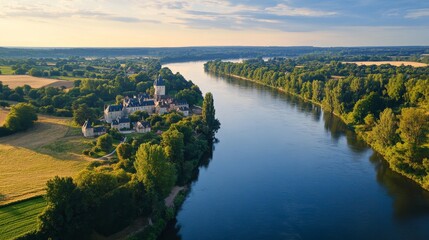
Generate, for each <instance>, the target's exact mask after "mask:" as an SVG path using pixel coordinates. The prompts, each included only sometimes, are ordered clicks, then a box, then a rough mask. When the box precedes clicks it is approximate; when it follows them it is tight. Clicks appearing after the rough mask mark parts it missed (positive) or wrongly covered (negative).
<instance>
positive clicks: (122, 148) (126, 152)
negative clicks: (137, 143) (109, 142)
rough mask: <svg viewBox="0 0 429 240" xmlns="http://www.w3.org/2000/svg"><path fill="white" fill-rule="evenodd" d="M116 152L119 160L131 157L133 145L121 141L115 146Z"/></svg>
mask: <svg viewBox="0 0 429 240" xmlns="http://www.w3.org/2000/svg"><path fill="white" fill-rule="evenodd" d="M116 153H117V154H118V159H119V161H125V160H126V159H129V158H131V156H132V153H133V147H132V146H131V144H129V143H121V144H119V145H118V146H117V147H116Z"/></svg>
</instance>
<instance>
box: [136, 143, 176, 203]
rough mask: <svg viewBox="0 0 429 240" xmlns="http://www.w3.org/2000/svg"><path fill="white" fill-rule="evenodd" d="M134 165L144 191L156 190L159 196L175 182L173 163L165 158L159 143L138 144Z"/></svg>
mask: <svg viewBox="0 0 429 240" xmlns="http://www.w3.org/2000/svg"><path fill="white" fill-rule="evenodd" d="M134 167H135V168H136V171H137V173H136V174H137V178H138V180H139V181H141V182H143V184H144V186H145V188H146V191H148V192H151V191H152V192H156V193H158V194H160V196H161V197H164V196H167V195H168V193H169V192H170V190H171V188H172V187H173V186H174V183H175V182H176V170H175V168H174V165H173V164H172V163H170V162H169V161H168V160H167V156H166V155H165V152H164V149H162V147H161V146H159V145H151V144H149V143H145V144H142V145H140V147H139V149H138V150H137V154H136V161H135V162H134Z"/></svg>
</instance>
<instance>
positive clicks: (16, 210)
mask: <svg viewBox="0 0 429 240" xmlns="http://www.w3.org/2000/svg"><path fill="white" fill-rule="evenodd" d="M45 206H46V202H45V200H44V199H43V198H42V197H38V198H33V199H29V200H25V201H23V202H19V203H14V204H11V205H8V206H4V207H0V239H4V240H7V239H14V238H16V237H17V236H20V235H23V234H25V233H27V232H30V231H32V230H35V229H36V224H37V215H39V214H40V213H41V212H42V211H43V209H44V208H45Z"/></svg>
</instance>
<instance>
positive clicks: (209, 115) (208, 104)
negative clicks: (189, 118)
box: [203, 92, 220, 137]
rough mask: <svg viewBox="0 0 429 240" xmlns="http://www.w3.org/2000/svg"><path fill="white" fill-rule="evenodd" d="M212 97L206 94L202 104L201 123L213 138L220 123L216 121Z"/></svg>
mask: <svg viewBox="0 0 429 240" xmlns="http://www.w3.org/2000/svg"><path fill="white" fill-rule="evenodd" d="M215 112H216V111H215V108H214V100H213V95H212V94H211V93H210V92H208V93H206V95H205V97H204V102H203V121H204V123H205V124H206V125H207V127H208V129H209V135H210V136H211V137H213V135H214V133H216V132H217V131H218V130H219V128H220V122H219V120H217V119H216V116H215Z"/></svg>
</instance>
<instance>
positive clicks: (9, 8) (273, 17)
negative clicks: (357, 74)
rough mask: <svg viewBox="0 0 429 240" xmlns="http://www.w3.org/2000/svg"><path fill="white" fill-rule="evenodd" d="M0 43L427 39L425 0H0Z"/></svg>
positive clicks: (393, 42)
mask: <svg viewBox="0 0 429 240" xmlns="http://www.w3.org/2000/svg"><path fill="white" fill-rule="evenodd" d="M0 9H1V10H0V46H10V47H12V46H20V47H162V46H165V47H176V46H328V47H329V46H405V45H429V0H326V1H324V0H259V1H257V0H0Z"/></svg>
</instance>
